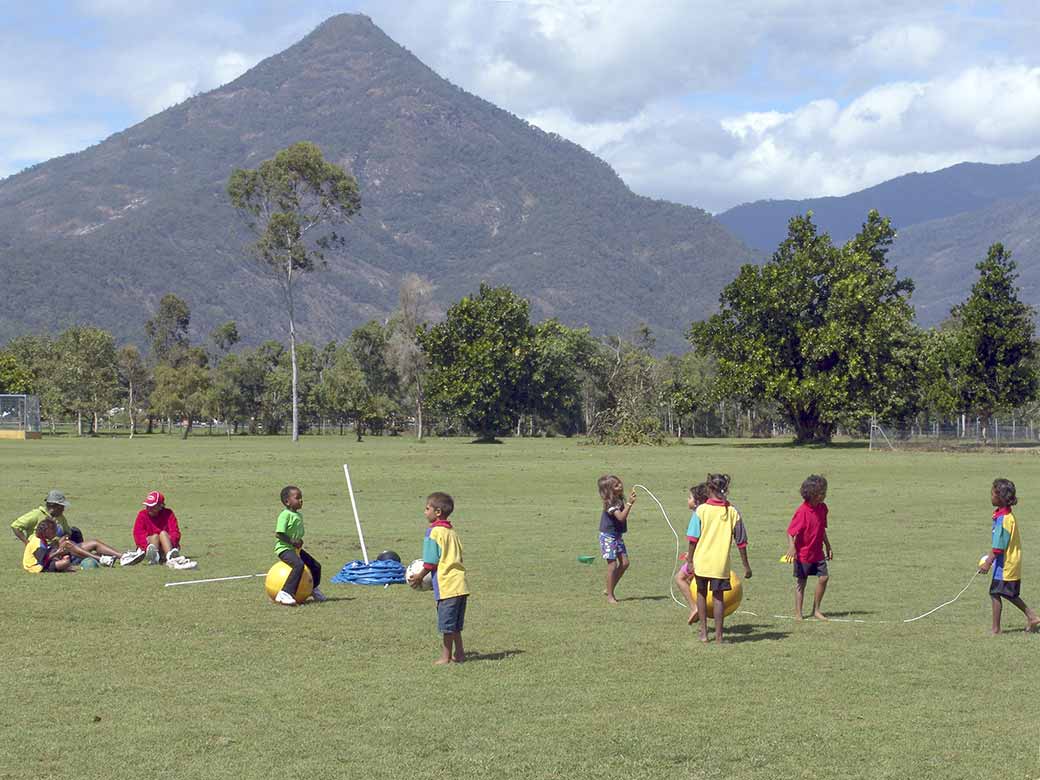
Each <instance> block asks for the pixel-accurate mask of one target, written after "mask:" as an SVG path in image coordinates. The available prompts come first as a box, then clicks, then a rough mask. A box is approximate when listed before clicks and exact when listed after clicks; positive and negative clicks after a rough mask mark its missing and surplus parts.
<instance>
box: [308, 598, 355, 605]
mask: <svg viewBox="0 0 1040 780" xmlns="http://www.w3.org/2000/svg"><path fill="white" fill-rule="evenodd" d="M354 600H355V599H354V597H353V596H326V597H325V601H315V600H314V599H307V600H306V601H305V602H303V603H302V604H297V605H296V606H298V607H310V606H314V605H317V604H331V603H332V602H333V601H354Z"/></svg>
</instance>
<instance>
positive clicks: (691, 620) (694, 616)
mask: <svg viewBox="0 0 1040 780" xmlns="http://www.w3.org/2000/svg"><path fill="white" fill-rule="evenodd" d="M696 622H697V610H694V611H693V612H691V613H690V616H689V617H688V618H686V625H688V626H692V625H693V624H694V623H696Z"/></svg>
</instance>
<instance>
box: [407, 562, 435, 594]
mask: <svg viewBox="0 0 1040 780" xmlns="http://www.w3.org/2000/svg"><path fill="white" fill-rule="evenodd" d="M416 577H422V584H421V585H419V589H420V590H432V589H433V572H432V571H428V572H425V574H424V573H423V561H422V558H416V559H415V560H414V561H412V562H411V563H409V564H408V568H407V569H405V570H404V581H405V582H407V583H408V584H409V585H411V584H412V583H413V582H414V581H415V578H416Z"/></svg>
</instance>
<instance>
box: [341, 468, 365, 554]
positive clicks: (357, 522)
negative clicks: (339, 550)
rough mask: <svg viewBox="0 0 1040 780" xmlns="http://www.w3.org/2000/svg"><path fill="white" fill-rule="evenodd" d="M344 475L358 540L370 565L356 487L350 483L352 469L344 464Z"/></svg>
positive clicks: (362, 552)
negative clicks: (355, 493)
mask: <svg viewBox="0 0 1040 780" xmlns="http://www.w3.org/2000/svg"><path fill="white" fill-rule="evenodd" d="M343 473H344V474H345V475H346V477H347V490H348V491H349V492H350V508H351V509H353V510H354V524H355V525H356V526H357V535H358V539H360V540H361V554H362V555H363V556H364V557H365V563H366V564H367V563H368V549H367V548H366V547H365V535H364V534H363V533H362V532H361V520H360V519H359V518H358V513H357V503H356V502H355V501H354V485H352V484H351V482H350V469H348V468H347V464H346V463H344V464H343Z"/></svg>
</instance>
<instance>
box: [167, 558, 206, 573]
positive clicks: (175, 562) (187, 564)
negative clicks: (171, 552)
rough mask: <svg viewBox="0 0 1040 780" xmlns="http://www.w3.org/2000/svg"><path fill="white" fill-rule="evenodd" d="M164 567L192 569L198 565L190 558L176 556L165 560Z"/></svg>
mask: <svg viewBox="0 0 1040 780" xmlns="http://www.w3.org/2000/svg"><path fill="white" fill-rule="evenodd" d="M166 565H167V566H168V567H169V568H171V569H180V570H184V569H194V568H195V567H196V566H198V565H199V564H198V563H197V562H195V561H193V560H191V559H190V558H185V557H184V556H183V555H178V556H177V557H176V558H167V559H166Z"/></svg>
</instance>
